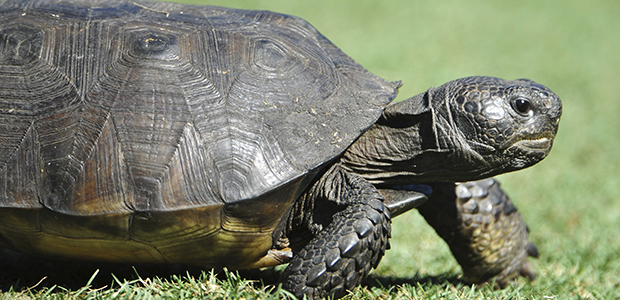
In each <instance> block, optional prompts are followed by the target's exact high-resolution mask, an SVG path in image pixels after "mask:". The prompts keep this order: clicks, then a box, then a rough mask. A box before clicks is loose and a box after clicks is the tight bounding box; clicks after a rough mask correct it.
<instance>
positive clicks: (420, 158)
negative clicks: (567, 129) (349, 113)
mask: <svg viewBox="0 0 620 300" xmlns="http://www.w3.org/2000/svg"><path fill="white" fill-rule="evenodd" d="M525 102H527V103H526V104H527V105H526V104H524V103H525ZM560 115H561V102H560V100H559V98H558V97H557V96H556V95H555V94H553V92H551V91H550V90H548V89H547V88H545V87H544V86H541V85H539V84H537V83H535V82H533V81H529V80H524V79H519V80H514V81H506V80H503V79H499V78H491V77H469V78H463V79H459V80H455V81H453V82H449V83H447V84H444V85H442V86H441V87H439V88H431V89H429V90H428V91H427V92H425V93H422V94H419V95H416V96H414V97H412V98H410V99H408V100H405V101H403V102H400V103H396V104H393V105H390V106H388V107H387V108H386V110H385V111H384V113H383V114H382V116H381V117H380V119H379V120H378V121H377V123H376V124H375V125H373V126H372V127H371V128H370V129H369V130H368V131H367V132H365V133H364V134H363V135H362V136H360V138H359V139H358V140H357V141H356V142H355V143H354V144H353V145H351V147H350V148H349V149H348V150H347V151H346V152H345V153H344V155H343V157H342V158H341V161H340V163H341V165H342V167H343V168H344V169H346V170H348V171H350V172H353V173H356V174H358V175H360V176H362V177H364V178H365V179H367V180H368V181H370V182H371V183H373V184H375V185H376V186H378V187H386V188H390V187H398V186H402V185H409V184H412V183H425V182H441V181H443V182H456V181H459V182H460V181H471V180H478V179H482V178H487V177H491V176H495V175H498V174H501V173H505V172H510V171H515V170H518V169H523V168H525V167H529V166H531V165H533V164H535V163H537V162H538V161H540V160H542V159H543V158H544V157H545V156H546V155H547V154H548V153H549V151H550V149H551V145H552V141H553V138H554V136H555V134H556V132H557V127H558V122H559V118H560Z"/></svg>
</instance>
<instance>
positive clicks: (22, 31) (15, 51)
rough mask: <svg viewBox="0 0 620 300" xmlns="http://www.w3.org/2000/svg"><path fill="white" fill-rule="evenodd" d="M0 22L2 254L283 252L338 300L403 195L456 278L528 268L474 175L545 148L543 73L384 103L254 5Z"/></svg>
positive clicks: (4, 8)
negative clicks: (448, 258)
mask: <svg viewBox="0 0 620 300" xmlns="http://www.w3.org/2000/svg"><path fill="white" fill-rule="evenodd" d="M0 20H1V21H0V24H2V25H0V140H1V141H2V143H0V149H1V150H0V247H4V248H8V249H13V250H17V251H20V252H23V253H26V254H30V255H33V256H38V257H43V258H47V259H60V260H81V261H101V262H123V263H181V264H195V265H200V266H205V267H214V268H221V267H227V268H230V269H244V268H260V267H267V266H273V265H277V264H283V263H289V265H288V266H287V267H286V269H285V270H284V272H283V273H282V275H281V279H280V282H281V283H282V285H283V287H284V288H286V289H288V290H290V291H292V292H293V293H294V294H295V295H297V296H304V295H305V296H308V297H311V298H320V297H325V296H330V295H331V296H334V297H340V296H342V295H343V294H344V293H345V292H346V290H348V289H351V288H353V287H355V286H356V285H358V284H359V282H360V280H361V278H363V277H364V276H366V275H367V274H368V272H369V271H370V270H371V269H372V268H374V267H376V266H377V265H378V263H379V261H380V259H381V257H382V256H383V254H384V253H385V251H386V249H388V248H389V242H388V239H389V237H390V232H391V229H390V224H391V218H392V217H393V216H396V215H398V214H400V213H403V212H405V211H407V210H410V209H412V208H414V207H417V206H420V205H421V206H420V211H421V212H423V214H424V215H425V217H426V218H427V219H428V220H429V223H430V224H431V225H433V226H435V228H436V229H437V231H438V232H439V233H440V235H442V236H443V237H444V238H446V236H448V237H447V238H446V239H447V240H448V242H449V243H450V245H451V248H452V250H453V251H454V252H455V255H456V256H457V258H458V259H459V262H460V263H461V264H462V265H463V268H464V270H465V273H466V275H467V276H469V277H471V278H472V280H474V281H489V280H494V279H498V280H499V281H500V282H501V283H502V284H503V283H504V282H511V281H512V280H514V278H515V277H517V276H518V275H519V274H524V275H527V276H529V277H533V271H531V269H530V267H529V265H528V263H527V259H526V258H525V253H530V254H533V253H535V251H534V250H535V248H534V247H533V246H532V245H531V244H529V243H528V242H527V231H526V228H525V224H524V223H523V220H522V219H521V217H520V216H519V215H518V213H516V210H515V209H514V206H512V204H511V203H510V201H509V200H508V198H507V197H506V195H505V194H504V193H503V191H502V190H501V189H500V188H499V186H498V184H497V183H496V182H495V181H494V180H493V179H486V180H482V179H484V178H491V177H493V176H495V175H498V174H501V173H505V172H510V171H515V170H519V169H523V168H526V167H529V166H531V165H533V164H535V163H536V162H538V161H540V160H542V159H543V158H544V157H545V156H547V154H548V153H549V151H550V149H551V146H552V143H553V139H554V136H555V134H556V132H557V129H558V122H559V118H560V115H561V102H560V99H559V97H558V96H557V95H555V94H554V93H553V92H552V91H550V90H549V89H548V88H547V87H545V86H543V85H540V84H538V83H535V82H534V81H531V80H527V79H518V80H503V79H499V78H493V77H483V76H474V77H466V78H461V79H457V80H454V81H451V82H448V83H446V84H443V85H441V86H439V87H438V88H430V89H428V90H427V91H426V92H423V93H421V94H419V95H416V96H413V97H411V98H409V99H407V100H405V101H402V102H399V103H392V104H391V102H392V100H394V98H395V97H396V93H397V90H398V88H399V86H400V83H399V82H389V81H386V80H384V79H381V78H379V77H377V76H375V75H373V74H371V73H370V72H368V71H367V70H365V69H364V68H363V67H362V66H360V65H359V64H358V63H356V62H355V61H354V60H353V59H351V58H350V57H348V56H347V55H346V54H344V53H343V52H342V51H341V50H340V49H338V48H337V47H336V46H335V45H334V44H332V43H331V42H330V41H329V40H328V39H327V38H325V37H324V36H323V35H321V34H320V33H319V32H318V31H317V30H316V29H315V28H314V27H312V26H311V25H310V24H309V23H307V22H306V21H304V20H302V19H300V18H297V17H293V16H288V15H283V14H278V13H273V12H267V11H248V10H238V9H229V8H221V7H207V6H189V5H181V4H171V3H158V2H143V1H125V0H117V1H94V0H89V1H85V0H36V1H35V0H26V1H21V0H15V1H11V0H9V1H5V2H2V3H1V4H0ZM475 180H482V181H478V182H473V183H464V184H460V183H459V184H457V182H466V181H475ZM472 189H473V190H474V191H472ZM429 198H430V200H429V201H427V204H422V203H424V201H425V200H427V199H429ZM435 200H436V201H435ZM446 203H447V204H446ZM438 215H439V216H440V217H437V216H438ZM450 218H451V219H450ZM448 219H450V220H451V221H446V220H448ZM485 230H486V231H485ZM446 232H447V233H446ZM455 235H460V236H461V237H462V238H460V239H455V238H454V236H455ZM498 245H499V246H498ZM485 247H487V248H485ZM468 249H469V250H468ZM485 249H486V250H485ZM532 249H534V250H532ZM460 254H463V255H460Z"/></svg>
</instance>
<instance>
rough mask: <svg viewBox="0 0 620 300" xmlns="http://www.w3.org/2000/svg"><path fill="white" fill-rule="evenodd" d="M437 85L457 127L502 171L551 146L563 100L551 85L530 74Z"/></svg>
mask: <svg viewBox="0 0 620 300" xmlns="http://www.w3.org/2000/svg"><path fill="white" fill-rule="evenodd" d="M438 90H439V91H441V93H443V95H442V96H443V97H445V98H444V99H445V102H446V105H448V107H449V111H447V112H444V114H445V116H446V117H447V118H450V117H452V119H453V122H454V125H452V127H453V130H457V131H459V132H460V133H461V134H462V135H463V137H464V140H465V141H466V142H467V144H468V145H469V146H470V147H471V149H472V150H474V151H476V152H477V153H478V154H479V155H481V156H482V157H484V159H485V160H486V161H487V162H489V163H490V162H493V161H495V162H497V164H498V165H497V167H496V168H498V169H499V170H503V171H505V172H507V171H513V170H518V169H522V168H525V167H529V166H531V165H533V164H535V163H537V162H539V161H540V160H542V159H543V158H545V157H546V156H547V155H548V154H549V152H550V151H551V146H552V144H553V139H554V137H555V135H556V133H557V131H558V124H559V121H560V115H561V114H562V103H561V102H560V98H559V97H558V96H557V95H556V94H554V93H553V92H552V91H551V90H549V89H548V88H547V87H545V86H543V85H540V84H538V83H536V82H534V81H531V80H529V79H517V80H512V81H508V80H503V79H500V78H494V77H466V78H462V79H457V80H455V81H452V82H449V83H447V84H445V85H444V86H442V87H440V88H439V89H438ZM438 102H441V101H438Z"/></svg>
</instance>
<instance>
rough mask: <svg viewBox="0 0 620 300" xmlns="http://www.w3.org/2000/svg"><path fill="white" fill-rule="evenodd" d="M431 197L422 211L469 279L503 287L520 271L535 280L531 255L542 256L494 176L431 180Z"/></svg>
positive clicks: (420, 208) (512, 280)
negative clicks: (443, 180)
mask: <svg viewBox="0 0 620 300" xmlns="http://www.w3.org/2000/svg"><path fill="white" fill-rule="evenodd" d="M432 187H433V195H432V196H431V197H430V199H429V201H428V202H427V203H425V204H423V205H422V206H420V207H418V210H419V211H420V213H421V214H422V216H424V218H425V219H426V221H427V222H428V223H429V224H430V225H431V226H433V228H435V231H437V233H438V234H439V236H441V237H442V238H443V239H444V240H445V241H446V242H447V243H448V245H449V246H450V250H451V251H452V254H453V255H454V257H455V258H456V260H457V261H458V262H459V264H460V265H461V267H462V268H463V272H464V273H465V277H466V278H467V279H468V280H470V281H472V282H475V283H484V282H488V283H492V282H493V281H494V282H495V286H496V287H498V288H499V287H505V286H507V285H509V284H512V283H514V282H515V281H516V279H517V278H518V277H519V275H522V276H524V277H527V278H528V279H530V280H533V279H534V278H536V274H535V273H534V271H533V269H532V266H531V265H530V263H529V262H528V259H527V257H528V255H529V256H533V257H538V251H537V250H536V247H535V246H534V245H533V244H532V243H530V242H529V241H528V229H527V226H526V225H525V223H524V222H523V219H522V218H521V215H520V214H519V212H518V211H517V209H516V208H515V207H514V205H513V204H512V202H511V201H510V199H508V196H507V195H506V194H505V193H504V192H503V191H502V189H501V188H500V186H499V183H498V182H497V181H495V180H494V179H485V180H480V181H476V182H466V183H458V184H454V183H437V184H432Z"/></svg>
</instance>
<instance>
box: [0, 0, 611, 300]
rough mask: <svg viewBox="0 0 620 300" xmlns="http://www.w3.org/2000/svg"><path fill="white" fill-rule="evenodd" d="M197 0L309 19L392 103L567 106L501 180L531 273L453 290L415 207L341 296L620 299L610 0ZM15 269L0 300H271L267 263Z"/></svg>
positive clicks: (452, 273) (7, 268)
mask: <svg viewBox="0 0 620 300" xmlns="http://www.w3.org/2000/svg"><path fill="white" fill-rule="evenodd" d="M195 2H199V1H195ZM207 2H208V3H211V4H215V5H226V6H233V7H239V8H253V9H268V10H274V11H278V12H283V13H288V14H293V15H297V16H301V17H303V18H305V19H307V20H309V21H310V22H311V23H312V24H313V25H315V26H316V27H317V28H318V29H319V30H320V31H321V32H322V33H323V34H324V35H325V36H327V37H328V38H330V39H331V40H332V41H333V42H334V43H335V44H336V45H338V46H339V47H341V48H342V49H343V50H344V51H345V52H346V53H348V54H349V55H350V56H352V57H353V58H354V59H356V60H357V61H358V62H360V63H361V64H362V65H364V66H365V67H366V68H367V69H369V70H370V71H371V72H373V73H375V74H377V75H379V76H381V77H383V78H386V79H388V80H402V81H403V83H404V84H405V85H404V86H403V87H402V88H401V91H400V96H399V98H398V99H400V100H402V99H405V98H406V97H409V96H411V95H414V94H417V93H419V92H422V91H425V90H426V89H427V88H428V87H430V86H438V85H440V84H442V83H444V82H446V81H449V80H451V79H455V78H458V77H463V76H469V75H492V76H499V77H504V78H521V77H526V78H530V79H533V80H536V81H538V82H540V83H543V84H545V85H547V86H549V87H550V88H551V89H552V90H554V91H555V92H556V93H557V94H559V95H560V97H561V98H562V100H563V103H564V115H563V118H562V121H561V125H560V132H559V134H558V137H557V140H556V142H555V145H554V149H553V151H552V153H551V155H550V156H549V157H548V158H547V159H546V160H545V161H543V162H542V163H540V164H539V165H537V166H535V167H533V168H530V169H528V170H524V171H521V172H516V173H512V174H507V175H504V176H501V177H500V180H501V181H502V183H503V187H504V188H505V190H506V191H507V192H508V193H509V194H510V195H511V198H512V200H513V202H514V203H515V205H517V207H518V208H519V210H520V211H521V214H522V215H523V217H524V219H525V220H526V222H527V223H528V224H529V226H530V228H531V234H530V237H531V240H532V241H533V242H534V243H535V244H536V245H537V246H538V248H539V250H540V253H541V257H540V259H538V260H534V261H533V263H534V265H535V267H536V268H537V270H538V279H537V280H536V281H534V282H532V283H529V282H525V281H522V282H521V283H522V284H520V285H518V286H517V287H512V288H507V289H504V290H500V291H493V290H490V289H488V288H487V287H484V286H467V285H463V283H462V282H461V281H460V275H459V274H460V267H459V266H458V265H457V263H456V262H455V260H454V259H453V258H452V257H451V255H450V253H449V251H448V248H447V246H446V245H445V244H443V241H441V240H440V239H439V238H438V237H437V236H436V235H435V233H434V232H433V230H432V229H431V228H430V227H429V226H428V225H426V224H425V222H424V220H422V218H421V217H420V216H419V215H418V214H417V212H411V213H408V214H406V215H404V216H400V217H398V218H397V219H395V220H394V225H393V227H394V228H393V236H394V238H393V239H392V242H391V243H392V250H390V251H388V253H387V255H386V257H385V258H384V259H383V261H382V263H381V265H380V267H379V268H378V269H377V270H375V271H374V272H373V273H372V274H371V276H370V277H369V278H368V279H367V280H366V281H364V284H363V286H362V287H360V288H357V289H356V290H354V291H353V293H352V294H351V295H350V296H349V298H350V299H362V298H363V299H366V298H376V299H384V298H387V299H389V298H393V299H619V298H620V285H619V283H618V282H619V278H620V238H618V235H619V231H620V176H619V173H620V171H619V170H620V150H619V149H620V117H618V116H620V54H619V49H620V34H619V33H620V21H619V20H620V2H619V1H617V0H608V1H602V0H592V1H576V0H575V1H572V0H568V1H567V0H562V1H560V0H556V1H521V0H514V1H456V0H453V1H430V0H424V1H409V0H401V1H369V0H347V1H340V0H339V1H332V0H330V1H290V0H281V1H256V0H247V1H232V0H228V1H224V0H221V1H202V3H203V4H206V3H207ZM20 259H21V258H20ZM17 262H19V263H17ZM23 263H24V264H25V265H23V266H22V263H21V261H19V260H15V259H6V258H5V259H4V261H3V260H0V272H2V274H4V275H2V274H0V279H1V278H3V276H9V278H12V279H14V278H15V275H14V274H19V276H18V277H19V278H21V281H20V282H17V283H16V282H14V281H11V282H8V283H7V282H6V280H5V281H0V284H1V285H0V287H1V288H2V291H4V294H0V299H3V298H7V299H12V298H17V299H30V298H45V297H49V298H58V299H61V298H72V299H84V298H89V299H90V298H97V299H99V298H100V299H120V298H122V299H126V298H132V299H134V298H142V299H150V298H170V299H181V298H187V299H190V298H209V299H235V298H244V299H255V298H261V299H262V298H268V297H270V295H272V297H274V298H277V297H278V294H275V296H274V295H273V294H270V292H271V293H274V292H275V291H276V290H272V289H271V288H272V287H271V286H269V283H273V282H274V279H273V278H274V274H273V272H272V271H266V272H262V273H258V274H256V273H250V274H245V275H244V276H243V278H250V279H251V281H245V280H241V279H240V277H239V276H237V275H236V273H226V272H222V273H221V274H220V275H219V276H215V275H213V274H212V273H209V270H207V271H206V273H202V272H201V270H197V269H195V268H192V269H191V272H189V273H186V271H185V269H183V268H179V267H171V268H170V269H166V270H165V271H161V270H157V271H150V269H149V267H142V266H140V267H138V271H137V273H138V274H140V277H138V276H137V275H136V272H135V271H134V270H133V269H132V268H130V267H128V266H107V265H105V266H102V265H80V266H78V267H74V266H71V265H69V264H54V263H49V262H40V261H34V262H32V260H29V262H28V261H26V262H23ZM97 269H101V271H100V272H99V273H98V274H97V276H96V277H95V278H94V281H93V282H92V283H91V286H89V285H88V282H89V279H90V278H91V276H92V275H93V274H94V273H95V271H96V270H97ZM59 273H60V274H59ZM67 273H70V274H69V275H71V276H70V277H71V278H73V279H71V280H67V279H64V278H66V276H69V275H67ZM111 273H113V274H116V275H115V277H113V276H112V275H111ZM11 274H13V275H11ZM187 274H189V275H187ZM44 276H47V278H46V279H45V280H43V281H42V282H41V283H40V284H39V285H38V286H36V287H34V288H29V287H32V286H34V285H35V284H36V283H37V282H38V281H39V280H40V279H41V278H43V277H44ZM263 284H266V286H264V285H263Z"/></svg>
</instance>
